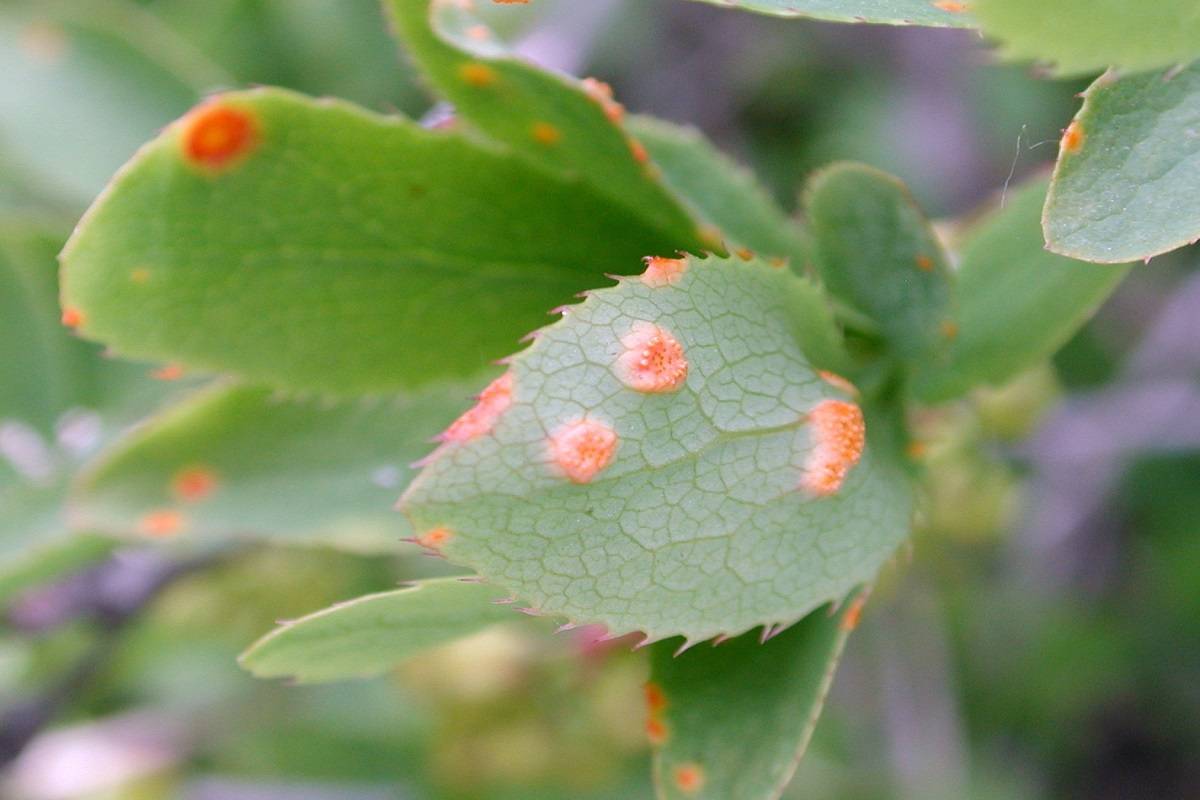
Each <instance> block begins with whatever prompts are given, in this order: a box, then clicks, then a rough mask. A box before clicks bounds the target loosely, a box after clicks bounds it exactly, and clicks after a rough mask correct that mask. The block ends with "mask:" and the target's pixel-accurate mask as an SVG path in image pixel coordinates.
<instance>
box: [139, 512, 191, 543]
mask: <svg viewBox="0 0 1200 800" xmlns="http://www.w3.org/2000/svg"><path fill="white" fill-rule="evenodd" d="M184 524H185V522H184V517H183V514H181V513H180V512H178V511H176V510H175V509H173V508H160V509H157V510H155V511H150V512H147V513H146V514H145V515H143V516H142V518H141V519H140V520H139V521H138V530H139V531H140V532H141V533H143V534H145V535H146V536H154V537H159V538H165V537H167V536H174V535H175V534H177V533H179V532H181V531H182V530H183V528H184Z"/></svg>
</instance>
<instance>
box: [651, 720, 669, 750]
mask: <svg viewBox="0 0 1200 800" xmlns="http://www.w3.org/2000/svg"><path fill="white" fill-rule="evenodd" d="M646 738H647V739H649V740H650V744H652V745H654V746H656V747H657V746H659V745H662V744H665V743H666V741H667V724H666V723H665V722H663V721H662V720H661V719H658V718H657V717H648V718H647V719H646Z"/></svg>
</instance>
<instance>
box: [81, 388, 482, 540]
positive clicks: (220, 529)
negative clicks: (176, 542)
mask: <svg viewBox="0 0 1200 800" xmlns="http://www.w3.org/2000/svg"><path fill="white" fill-rule="evenodd" d="M469 394H470V390H469V389H467V388H466V387H465V386H451V387H437V388H431V389H428V390H425V391H424V392H421V393H418V394H414V395H411V396H404V397H385V398H378V399H373V400H370V401H363V400H347V401H342V402H340V403H336V404H335V403H328V402H320V401H317V400H299V399H284V398H280V397H275V396H273V395H272V392H271V390H269V389H264V388H259V387H249V386H239V385H218V386H214V387H212V388H210V389H206V390H204V391H202V392H199V393H198V394H196V395H195V396H193V397H191V398H190V399H188V400H186V401H184V402H183V403H181V404H179V405H177V406H174V407H172V408H169V409H168V410H166V411H165V412H163V413H161V414H160V415H158V416H156V417H153V418H151V419H150V420H149V421H148V422H146V423H145V424H143V425H141V426H140V427H138V428H137V429H136V430H135V431H133V432H132V433H131V434H130V435H128V436H126V437H125V438H124V439H123V440H121V441H118V442H116V443H115V444H114V445H113V446H112V447H111V448H109V450H107V451H106V452H105V453H104V454H103V456H102V457H101V458H100V459H99V460H98V461H97V462H96V463H95V464H94V465H92V466H91V467H90V468H89V469H88V470H87V472H86V473H85V474H84V475H83V476H81V479H80V481H79V483H78V485H77V486H76V489H75V492H74V493H73V496H72V499H71V521H72V523H73V524H74V525H75V526H76V527H77V528H81V529H83V530H91V531H100V532H106V533H110V534H116V535H137V534H139V533H146V532H148V531H147V526H148V525H149V526H151V527H152V526H153V525H152V524H153V521H154V519H155V517H154V515H156V514H157V515H162V514H175V515H177V517H175V518H174V519H175V521H176V522H177V523H178V530H177V531H168V532H171V533H174V532H178V533H181V534H184V535H185V536H186V538H187V539H188V540H192V539H197V540H204V539H218V540H219V539H236V538H242V537H266V538H271V539H279V540H284V541H289V542H295V541H321V542H329V543H334V544H338V545H341V546H344V547H350V548H366V549H370V550H379V549H381V548H391V547H393V546H394V545H395V543H397V542H398V541H399V539H400V538H401V537H403V536H409V535H411V532H410V531H409V528H408V524H407V522H406V521H405V520H404V518H403V516H402V515H400V514H398V513H397V512H396V511H395V510H394V509H393V505H394V504H395V501H396V498H397V497H398V496H399V494H400V492H401V491H402V490H403V489H404V487H405V486H407V485H408V481H409V478H410V476H411V475H412V473H413V470H412V468H411V467H410V466H409V463H410V462H412V461H415V460H417V459H418V458H419V457H420V456H422V455H423V454H424V453H425V452H427V451H428V445H427V444H426V442H427V441H428V439H429V437H430V436H431V435H433V434H434V433H436V432H437V431H439V430H441V429H442V428H444V427H446V425H447V424H449V423H450V422H451V421H452V419H453V415H454V409H455V408H456V407H457V406H458V405H459V404H460V403H461V402H462V401H463V400H464V399H465V398H466V397H468V396H469ZM159 519H163V520H168V519H171V518H170V517H159Z"/></svg>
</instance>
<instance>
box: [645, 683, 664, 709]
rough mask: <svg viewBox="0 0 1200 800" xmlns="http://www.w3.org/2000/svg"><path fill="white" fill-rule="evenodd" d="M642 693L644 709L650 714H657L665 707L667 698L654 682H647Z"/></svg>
mask: <svg viewBox="0 0 1200 800" xmlns="http://www.w3.org/2000/svg"><path fill="white" fill-rule="evenodd" d="M642 692H643V693H644V694H645V696H646V708H647V709H648V710H649V712H650V713H651V714H657V713H659V712H660V711H662V710H663V709H665V708H666V707H667V696H666V694H664V693H663V690H662V687H661V686H659V685H658V684H657V683H655V682H654V681H649V682H647V683H646V685H645V686H643V687H642Z"/></svg>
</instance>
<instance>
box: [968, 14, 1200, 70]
mask: <svg viewBox="0 0 1200 800" xmlns="http://www.w3.org/2000/svg"><path fill="white" fill-rule="evenodd" d="M971 10H972V11H973V12H974V14H975V16H976V18H977V19H978V20H979V25H980V27H981V28H982V29H983V32H984V33H985V34H986V35H988V36H990V37H992V38H994V39H997V40H999V42H1000V45H1001V53H1002V54H1003V55H1004V56H1005V57H1007V58H1010V59H1030V60H1037V61H1042V62H1046V63H1049V64H1051V65H1053V67H1054V68H1055V71H1056V72H1057V73H1058V74H1060V75H1085V74H1087V73H1095V72H1102V71H1103V70H1104V69H1105V68H1106V67H1110V66H1112V67H1122V68H1125V69H1131V70H1139V69H1153V68H1155V67H1169V66H1171V65H1173V64H1180V63H1184V62H1187V61H1191V60H1192V59H1193V58H1195V57H1196V56H1198V55H1200V4H1197V3H1196V2H1195V0H1153V1H1152V2H1140V1H1139V0H974V2H973V3H972V4H971Z"/></svg>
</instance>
